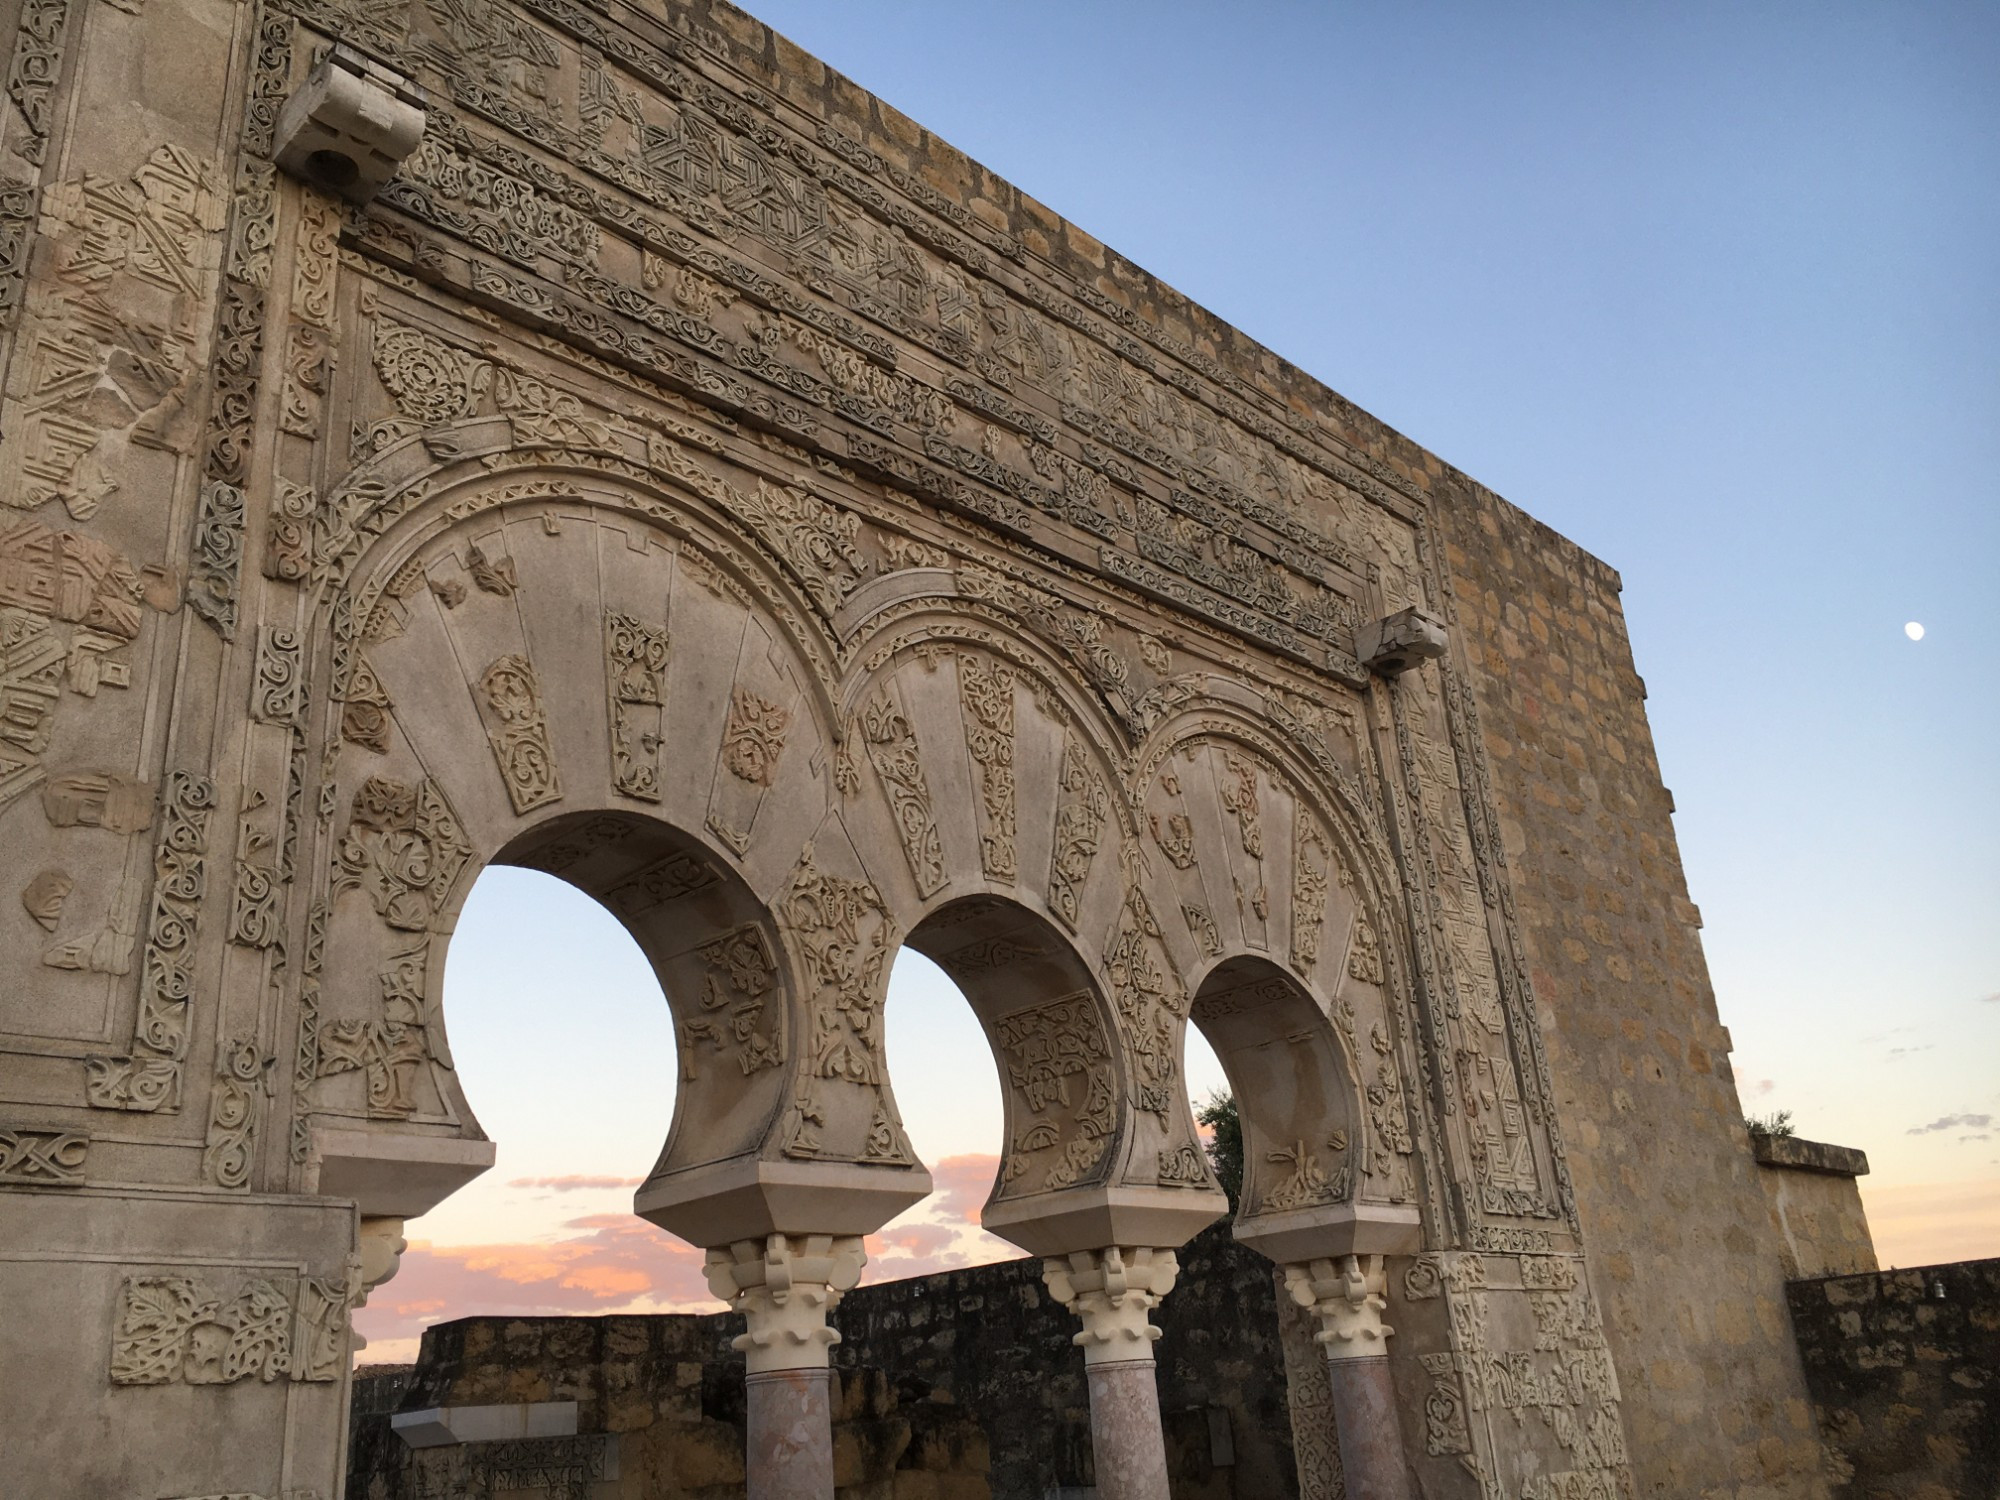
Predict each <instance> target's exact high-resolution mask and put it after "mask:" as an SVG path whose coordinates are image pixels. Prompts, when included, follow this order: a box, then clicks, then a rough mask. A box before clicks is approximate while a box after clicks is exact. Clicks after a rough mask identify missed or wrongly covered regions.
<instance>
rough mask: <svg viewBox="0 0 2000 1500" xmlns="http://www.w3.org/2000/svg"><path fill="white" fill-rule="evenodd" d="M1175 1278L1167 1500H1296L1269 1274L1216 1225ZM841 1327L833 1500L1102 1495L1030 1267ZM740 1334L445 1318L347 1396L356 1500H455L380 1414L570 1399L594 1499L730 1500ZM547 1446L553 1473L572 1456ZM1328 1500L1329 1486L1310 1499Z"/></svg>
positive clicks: (987, 1275)
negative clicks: (408, 1355)
mask: <svg viewBox="0 0 2000 1500" xmlns="http://www.w3.org/2000/svg"><path fill="white" fill-rule="evenodd" d="M1182 1264H1183V1272H1182V1276H1181V1280H1180V1283H1179V1285H1177V1286H1176V1288H1175V1289H1174V1291H1173V1293H1172V1294H1171V1295H1170V1296H1169V1297H1168V1298H1167V1299H1166V1301H1165V1302H1164V1303H1163V1304H1162V1306H1161V1307H1160V1309H1159V1310H1158V1312H1157V1313H1155V1315H1154V1317H1155V1321H1156V1322H1157V1323H1158V1324H1159V1326H1160V1329H1161V1332H1162V1336H1161V1339H1160V1342H1159V1344H1158V1346H1157V1353H1158V1358H1159V1362H1160V1363H1159V1382H1160V1405H1161V1411H1162V1417H1163V1422H1164V1425H1165V1428H1166V1436H1167V1449H1168V1466H1169V1472H1170V1473H1171V1475H1172V1477H1173V1484H1174V1495H1175V1497H1176V1500H1299V1496H1300V1489H1299V1480H1298V1474H1297V1467H1296V1462H1295V1459H1294V1456H1293V1448H1292V1434H1291V1421H1290V1417H1289V1414H1288V1408H1287V1394H1286V1381H1285V1363H1286V1361H1285V1352H1284V1350H1283V1348H1282V1347H1281V1342H1280V1323H1279V1308H1278V1303H1277V1298H1276V1293H1275V1287H1274V1285H1273V1280H1272V1274H1271V1266H1270V1263H1269V1262H1268V1261H1266V1260H1264V1259H1263V1258H1262V1257H1261V1256H1258V1255H1256V1254H1254V1253H1252V1252H1250V1251H1247V1250H1244V1249H1242V1248H1241V1247H1240V1246H1238V1245H1237V1244H1236V1243H1235V1242H1234V1241H1233V1240H1232V1239H1231V1238H1230V1237H1229V1234H1228V1231H1227V1228H1226V1226H1218V1227H1217V1228H1216V1229H1211V1230H1209V1231H1207V1232H1205V1233H1203V1234H1201V1235H1199V1236H1197V1237H1196V1239H1195V1240H1193V1241H1192V1242H1190V1243H1189V1245H1188V1246H1187V1247H1186V1248H1185V1249H1184V1250H1183V1252H1182ZM835 1322H836V1324H837V1325H838V1326H839V1328H840V1329H841V1333H842V1338H843V1342H842V1343H841V1344H840V1345H839V1346H838V1347H837V1348H836V1349H835V1351H834V1365H835V1369H836V1371H837V1372H838V1373H839V1375H840V1382H839V1389H838V1391H837V1393H836V1396H835V1409H834V1462H835V1471H836V1480H837V1482H838V1483H839V1485H840V1497H841V1500H989V1497H990V1500H1045V1497H1047V1496H1048V1495H1050V1494H1052V1493H1063V1492H1065V1491H1075V1490H1085V1489H1087V1487H1088V1486H1091V1485H1092V1484H1094V1483H1095V1478H1096V1476H1095V1474H1094V1473H1093V1470H1092V1465H1091V1454H1090V1407H1089V1397H1088V1394H1087V1392H1086V1390H1085V1386H1084V1375H1083V1357H1082V1355H1081V1354H1080V1353H1078V1351H1077V1350H1076V1349H1075V1348H1074V1347H1073V1346H1072V1344H1071V1338H1072V1336H1073V1335H1074V1333H1075V1331H1076V1324H1075V1320H1074V1319H1073V1318H1072V1317H1071V1316H1070V1315H1069V1313H1068V1312H1066V1311H1065V1310H1064V1309H1063V1308H1062V1307H1060V1306H1058V1305H1057V1304H1055V1303H1053V1302H1052V1301H1051V1300H1050V1299H1049V1297H1048V1295H1047V1293H1046V1292H1045V1291H1044V1290H1043V1288H1042V1283H1041V1263H1040V1262H1039V1261H1037V1260H1032V1259H1029V1260H1018V1261H1006V1262H1002V1263H1000V1264H997V1265H990V1266H979V1267H974V1268H972V1269H969V1270H964V1271H950V1272H946V1273H943V1274H941V1275H937V1276H927V1277H923V1278H920V1279H914V1280H909V1281H892V1282H884V1283H880V1284H878V1285H875V1286H866V1287H862V1288H860V1289H859V1290H857V1291H854V1292H851V1293H849V1294H848V1296H847V1297H846V1298H845V1299H844V1300H843V1301H842V1303H841V1306H840V1309H839V1311H838V1313H836V1314H835ZM739 1331H740V1323H739V1320H738V1319H737V1318H735V1317H734V1316H733V1315H731V1314H726V1313H716V1314H713V1315H707V1316H696V1315H682V1316H664V1317H603V1318H461V1319H459V1320H458V1321H456V1322H452V1323H445V1324H440V1325H439V1326H437V1327H435V1328H432V1329H431V1330H429V1331H428V1332H427V1333H426V1334H425V1335H424V1343H423V1351H422V1354H421V1356H420V1358H419V1360H418V1362H417V1364H416V1365H415V1366H414V1367H385V1368H384V1369H383V1370H382V1371H380V1372H379V1373H371V1374H365V1375H364V1376H363V1377H361V1378H360V1379H358V1380H357V1382H356V1387H355V1401H354V1408H353V1410H354V1419H353V1438H352V1445H351V1459H350V1469H349V1477H348V1487H347V1500H430V1497H431V1496H434V1495H450V1494H454V1493H456V1492H457V1491H456V1490H455V1489H454V1488H453V1486H454V1485H455V1484H458V1483H459V1482H460V1479H459V1477H458V1471H459V1469H461V1468H463V1467H464V1466H465V1464H466V1463H467V1462H468V1455H467V1454H466V1453H465V1452H464V1451H463V1450H461V1449H457V1448H450V1449H435V1450H430V1451H429V1452H428V1453H420V1452H416V1451H413V1450H411V1449H410V1448H408V1447H407V1446H406V1445H405V1444H404V1443H403V1441H402V1440H401V1439H400V1438H398V1437H397V1436H395V1434H394V1433H393V1432H392V1431H391V1428H390V1423H389V1417H390V1414H391V1413H392V1412H395V1411H413V1410H418V1409H421V1408H425V1407H435V1406H448V1407H463V1406H487V1405H505V1404H511V1403H518V1402H551V1401H574V1402H576V1403H577V1432H578V1433H579V1434H582V1435H584V1436H585V1437H591V1438H596V1437H600V1436H609V1437H610V1438H612V1439H613V1441H612V1442H611V1443H610V1444H609V1445H608V1446H607V1445H606V1444H604V1443H602V1442H599V1443H597V1444H596V1445H595V1446H593V1447H590V1448H589V1450H588V1451H589V1453H590V1454H591V1455H595V1457H593V1458H592V1460H591V1461H592V1462H594V1463H597V1465H598V1470H597V1471H593V1474H592V1481H593V1482H592V1483H591V1485H590V1488H589V1491H588V1493H589V1494H590V1496H591V1500H734V1497H739V1496H741V1495H742V1494H743V1419H744V1406H743V1357H742V1356H741V1355H739V1354H736V1353H734V1352H733V1351H732V1350H731V1349H730V1347H729V1341H730V1339H731V1338H732V1337H733V1336H734V1335H735V1334H736V1333H737V1332H739ZM543 1441H544V1442H545V1443H546V1444H547V1445H548V1447H549V1455H547V1456H545V1457H551V1456H564V1455H567V1454H568V1450H567V1449H565V1450H564V1455H558V1454H557V1448H558V1447H559V1446H560V1445H561V1443H562V1441H563V1440H559V1439H548V1440H543ZM465 1446H466V1448H468V1449H470V1448H483V1447H487V1446H493V1445H482V1444H469V1445H465ZM517 1446H520V1445H517ZM534 1457H535V1455H534V1454H532V1453H525V1454H524V1459H523V1462H526V1461H527V1460H532V1459H533V1458H534ZM471 1458H472V1459H474V1460H476V1459H477V1458H478V1455H471ZM611 1471H615V1473H614V1472H611ZM1337 1483H1338V1481H1337V1479H1336V1480H1334V1481H1333V1484H1334V1485H1335V1486H1337ZM528 1493H537V1491H532V1490H531V1491H528ZM1334 1493H1337V1489H1336V1488H1329V1487H1327V1486H1325V1485H1321V1486H1320V1487H1318V1488H1316V1489H1315V1490H1314V1491H1312V1492H1311V1493H1310V1494H1309V1495H1308V1496H1307V1497H1306V1500H1321V1497H1323V1496H1326V1495H1330V1494H1334Z"/></svg>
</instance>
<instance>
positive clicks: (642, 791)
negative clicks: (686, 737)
mask: <svg viewBox="0 0 2000 1500" xmlns="http://www.w3.org/2000/svg"><path fill="white" fill-rule="evenodd" d="M667 652H668V636H667V629H666V627H665V626H664V625H662V626H652V625H648V624H646V623H645V622H644V621H642V620H640V619H639V618H638V617H637V616H635V615H629V614H626V613H625V612H624V611H622V610H615V609H614V610H606V611H605V613H604V672H605V687H606V695H607V697H608V699H609V704H610V714H611V784H612V786H613V787H615V788H616V789H617V790H618V791H620V792H622V793H623V794H624V795H626V796H627V797H634V798H637V799H638V800H640V801H642V802H657V801H659V800H660V745H661V743H662V741H663V739H664V737H665V726H664V725H663V724H662V722H661V716H662V715H663V714H664V713H665V707H664V705H665V703H666V701H667V688H666V681H667ZM517 810H518V809H517Z"/></svg>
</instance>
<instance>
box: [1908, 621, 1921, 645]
mask: <svg viewBox="0 0 2000 1500" xmlns="http://www.w3.org/2000/svg"><path fill="white" fill-rule="evenodd" d="M1903 634H1904V635H1906V636H1908V637H1909V638H1910V639H1911V640H1913V641H1920V640H1922V639H1923V638H1924V627H1923V626H1921V625H1919V624H1918V623H1917V622H1916V621H1915V620H1912V621H1910V623H1909V624H1907V625H1905V626H1904V627H1903Z"/></svg>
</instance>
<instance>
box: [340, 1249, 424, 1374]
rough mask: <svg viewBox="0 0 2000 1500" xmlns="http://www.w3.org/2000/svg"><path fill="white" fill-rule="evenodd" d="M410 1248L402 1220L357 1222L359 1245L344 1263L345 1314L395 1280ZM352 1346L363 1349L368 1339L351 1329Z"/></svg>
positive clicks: (350, 1314) (363, 1305) (359, 1308)
mask: <svg viewBox="0 0 2000 1500" xmlns="http://www.w3.org/2000/svg"><path fill="white" fill-rule="evenodd" d="M409 1248H410V1242H409V1241H408V1240H406V1239H404V1238H403V1221H402V1220H401V1219H393V1218H383V1217H364V1218H363V1219H362V1220H361V1235H360V1243H359V1244H358V1245H357V1247H356V1249H355V1254H354V1259H353V1260H352V1261H350V1262H349V1263H348V1264H349V1266H350V1267H351V1269H350V1270H349V1271H348V1287H349V1292H348V1304H347V1315H348V1317H349V1319H350V1320H351V1319H352V1318H353V1316H354V1314H356V1313H358V1312H360V1311H361V1309H362V1308H364V1307H366V1306H367V1305H368V1294H369V1293H370V1292H372V1291H374V1290H375V1288H376V1287H378V1286H380V1285H382V1283H383V1282H385V1281H392V1280H394V1279H395V1276H396V1273H397V1272H398V1271H400V1270H402V1269H403V1252H404V1251H405V1250H407V1249H409ZM352 1347H353V1348H355V1349H357V1350H358V1349H366V1348H367V1347H368V1340H366V1339H364V1338H363V1337H362V1336H361V1333H360V1330H358V1329H356V1330H354V1338H353V1344H352Z"/></svg>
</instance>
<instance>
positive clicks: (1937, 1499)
mask: <svg viewBox="0 0 2000 1500" xmlns="http://www.w3.org/2000/svg"><path fill="white" fill-rule="evenodd" d="M1786 1295H1787V1297H1788V1299H1789V1301H1790V1304H1791V1315H1792V1324H1793V1327H1794V1328H1795V1329H1796V1330H1797V1333H1798V1348H1799V1354H1800V1357H1801V1358H1802V1359H1803V1360H1804V1362H1805V1372H1806V1381H1807V1384H1808V1385H1809V1386H1810V1387H1811V1390H1812V1400H1813V1408H1814V1411H1815V1413H1816V1415H1817V1417H1818V1419H1819V1425H1820V1430H1821V1432H1822V1434H1823V1435H1824V1436H1825V1439H1826V1446H1827V1450H1828V1453H1829V1454H1830V1456H1831V1462H1830V1465H1829V1467H1830V1469H1831V1472H1832V1477H1833V1494H1834V1496H1835V1500H1993V1497H1994V1496H1996V1495H2000V1260H1974V1261H1960V1262H1958V1263H1956V1264H1953V1265H1945V1266H1920V1267H1917V1268H1914V1269H1912V1270H1907V1271H1882V1272H1878V1273H1874V1274H1868V1275H1860V1276H1832V1277H1827V1278H1824V1279H1821V1280H1812V1281H1794V1282H1793V1283H1792V1284H1791V1285H1790V1286H1789V1287H1787V1288H1786Z"/></svg>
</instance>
